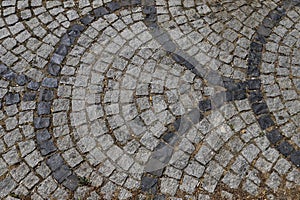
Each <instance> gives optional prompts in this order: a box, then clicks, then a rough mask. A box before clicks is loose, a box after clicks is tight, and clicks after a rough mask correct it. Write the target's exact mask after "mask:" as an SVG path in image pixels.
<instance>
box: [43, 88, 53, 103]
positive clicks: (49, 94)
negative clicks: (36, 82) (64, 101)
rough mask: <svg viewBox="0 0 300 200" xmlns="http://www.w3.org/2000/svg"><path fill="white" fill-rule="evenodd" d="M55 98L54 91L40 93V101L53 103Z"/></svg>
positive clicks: (45, 90)
mask: <svg viewBox="0 0 300 200" xmlns="http://www.w3.org/2000/svg"><path fill="white" fill-rule="evenodd" d="M53 96H54V94H53V91H52V90H47V89H42V90H41V92H40V101H51V100H52V99H53Z"/></svg>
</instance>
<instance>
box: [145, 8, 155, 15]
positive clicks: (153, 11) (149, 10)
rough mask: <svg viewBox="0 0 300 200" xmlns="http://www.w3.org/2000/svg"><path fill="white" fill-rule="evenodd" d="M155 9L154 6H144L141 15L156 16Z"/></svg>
mask: <svg viewBox="0 0 300 200" xmlns="http://www.w3.org/2000/svg"><path fill="white" fill-rule="evenodd" d="M156 12H157V11H156V7H155V6H144V7H143V13H144V14H146V15H150V14H156Z"/></svg>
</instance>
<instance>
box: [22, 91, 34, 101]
mask: <svg viewBox="0 0 300 200" xmlns="http://www.w3.org/2000/svg"><path fill="white" fill-rule="evenodd" d="M35 98H36V93H35V92H26V93H25V94H24V95H23V101H34V100H35Z"/></svg>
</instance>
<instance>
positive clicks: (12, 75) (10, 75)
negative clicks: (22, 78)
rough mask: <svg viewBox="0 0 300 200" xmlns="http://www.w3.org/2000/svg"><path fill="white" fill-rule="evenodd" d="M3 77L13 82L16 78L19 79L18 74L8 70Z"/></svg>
mask: <svg viewBox="0 0 300 200" xmlns="http://www.w3.org/2000/svg"><path fill="white" fill-rule="evenodd" d="M2 76H3V77H4V78H6V79H7V80H10V81H13V80H15V78H17V74H16V73H15V72H13V71H11V70H7V71H6V72H4V73H3V74H2Z"/></svg>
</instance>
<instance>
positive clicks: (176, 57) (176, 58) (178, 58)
mask: <svg viewBox="0 0 300 200" xmlns="http://www.w3.org/2000/svg"><path fill="white" fill-rule="evenodd" d="M171 57H172V59H173V60H174V61H175V62H176V63H178V64H182V63H183V62H184V61H185V59H184V58H183V57H182V56H180V55H178V54H176V53H171Z"/></svg>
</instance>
